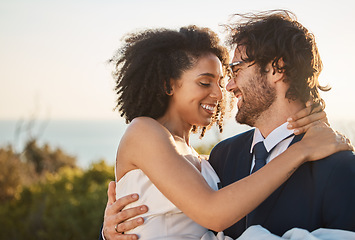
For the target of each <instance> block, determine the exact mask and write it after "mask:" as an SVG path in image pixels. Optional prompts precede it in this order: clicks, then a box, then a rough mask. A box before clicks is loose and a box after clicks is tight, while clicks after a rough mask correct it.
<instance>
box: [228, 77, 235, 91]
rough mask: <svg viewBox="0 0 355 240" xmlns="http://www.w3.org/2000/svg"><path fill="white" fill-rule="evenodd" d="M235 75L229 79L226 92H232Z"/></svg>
mask: <svg viewBox="0 0 355 240" xmlns="http://www.w3.org/2000/svg"><path fill="white" fill-rule="evenodd" d="M236 86H237V85H236V83H235V77H232V78H231V79H229V81H228V84H227V86H226V89H227V91H228V92H232V91H233V90H234V89H235V88H236Z"/></svg>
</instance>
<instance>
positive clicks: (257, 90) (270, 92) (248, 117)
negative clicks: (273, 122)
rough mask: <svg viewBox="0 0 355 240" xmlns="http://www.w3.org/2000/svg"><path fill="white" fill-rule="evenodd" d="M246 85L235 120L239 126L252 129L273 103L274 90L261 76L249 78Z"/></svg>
mask: <svg viewBox="0 0 355 240" xmlns="http://www.w3.org/2000/svg"><path fill="white" fill-rule="evenodd" d="M248 83H249V84H248V86H245V87H243V98H242V104H241V106H240V108H239V109H238V112H237V115H236V116H235V119H236V120H237V122H238V123H240V124H247V125H249V126H252V127H253V126H255V123H256V121H257V120H258V119H259V117H260V115H261V114H262V113H263V112H264V111H266V110H267V109H269V107H270V106H271V105H272V104H273V103H274V101H275V99H276V90H275V88H273V87H272V86H270V84H269V83H268V81H267V79H266V75H263V74H260V75H258V76H255V77H254V78H251V79H250V80H249V81H248Z"/></svg>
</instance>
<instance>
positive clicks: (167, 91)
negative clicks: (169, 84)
mask: <svg viewBox="0 0 355 240" xmlns="http://www.w3.org/2000/svg"><path fill="white" fill-rule="evenodd" d="M165 94H166V95H168V96H172V95H173V93H172V91H171V89H170V90H166V91H165Z"/></svg>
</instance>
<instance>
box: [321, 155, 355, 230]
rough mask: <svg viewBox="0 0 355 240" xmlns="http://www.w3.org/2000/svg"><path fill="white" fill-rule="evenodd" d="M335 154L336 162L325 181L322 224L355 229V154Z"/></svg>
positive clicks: (330, 226)
mask: <svg viewBox="0 0 355 240" xmlns="http://www.w3.org/2000/svg"><path fill="white" fill-rule="evenodd" d="M335 156H336V159H334V161H336V164H335V165H334V168H333V169H332V172H331V174H330V176H329V178H328V179H327V182H326V183H325V184H326V188H325V192H324V194H325V195H324V202H323V216H324V218H323V219H324V221H325V223H324V225H325V226H326V227H327V228H335V229H344V230H350V231H355V155H354V153H353V152H350V151H346V152H340V153H338V154H335Z"/></svg>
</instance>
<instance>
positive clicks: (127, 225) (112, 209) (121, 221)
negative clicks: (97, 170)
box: [102, 181, 148, 240]
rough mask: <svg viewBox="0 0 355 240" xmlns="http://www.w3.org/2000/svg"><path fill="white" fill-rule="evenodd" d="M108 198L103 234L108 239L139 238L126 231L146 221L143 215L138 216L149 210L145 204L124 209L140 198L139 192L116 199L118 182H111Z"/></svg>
mask: <svg viewBox="0 0 355 240" xmlns="http://www.w3.org/2000/svg"><path fill="white" fill-rule="evenodd" d="M107 195H108V200H107V205H106V209H105V216H104V224H103V230H102V231H103V234H104V237H105V239H106V240H115V239H118V240H122V239H125V240H127V239H132V240H133V239H138V236H137V235H135V234H124V232H125V231H128V230H131V229H134V228H136V227H137V226H139V225H142V224H143V223H144V220H143V218H142V217H138V218H135V219H131V220H129V221H126V220H127V219H130V218H133V217H136V216H138V215H140V214H142V213H145V212H147V211H148V207H147V206H145V205H142V206H138V207H134V208H129V209H125V210H122V209H123V208H124V207H125V206H126V205H128V204H130V203H132V202H135V201H137V200H138V194H131V195H128V196H125V197H122V198H120V199H118V200H117V201H116V183H115V182H114V181H112V182H110V184H109V186H108V191H107Z"/></svg>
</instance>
